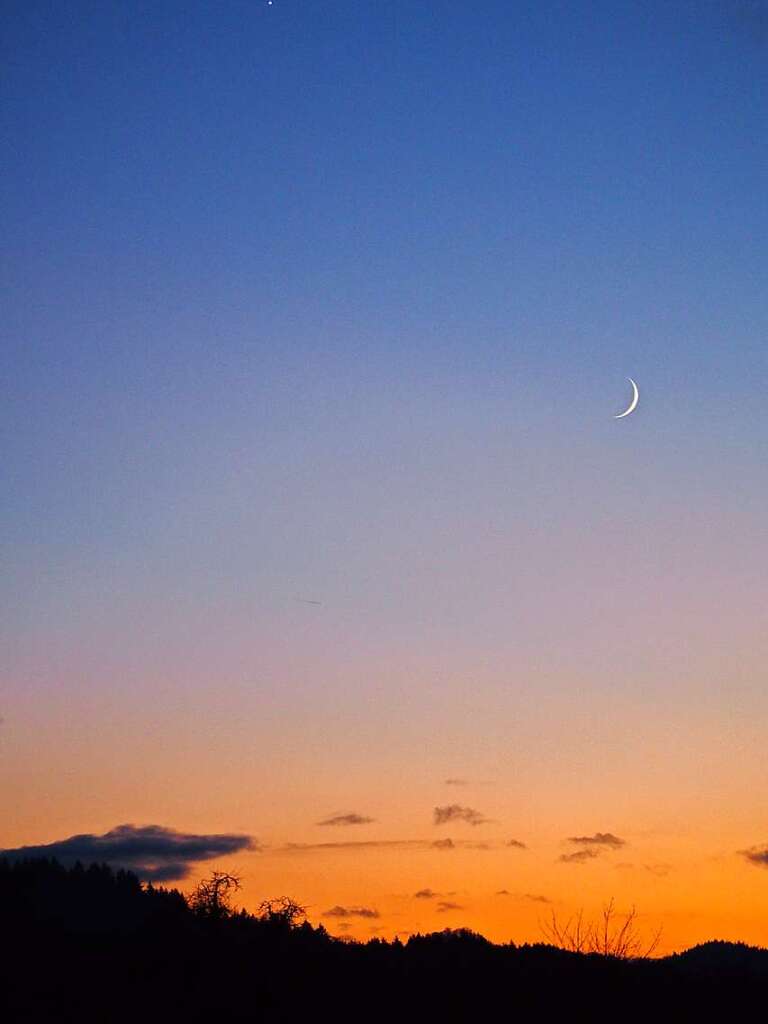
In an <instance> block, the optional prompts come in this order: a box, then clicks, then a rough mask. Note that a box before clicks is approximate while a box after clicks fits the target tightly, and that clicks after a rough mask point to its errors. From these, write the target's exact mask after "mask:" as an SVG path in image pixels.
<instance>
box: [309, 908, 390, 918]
mask: <svg viewBox="0 0 768 1024" xmlns="http://www.w3.org/2000/svg"><path fill="white" fill-rule="evenodd" d="M380 916H381V915H380V914H379V912H378V910H374V909H373V908H372V907H340V906H338V905H337V906H335V907H331V909H330V910H326V911H325V912H324V913H323V917H340V918H346V917H364V918H368V919H372V918H377V917H380Z"/></svg>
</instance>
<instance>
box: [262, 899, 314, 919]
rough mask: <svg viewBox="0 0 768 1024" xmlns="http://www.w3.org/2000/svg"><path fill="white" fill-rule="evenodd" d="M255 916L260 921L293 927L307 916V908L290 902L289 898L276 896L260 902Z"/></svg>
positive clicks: (293, 901)
mask: <svg viewBox="0 0 768 1024" xmlns="http://www.w3.org/2000/svg"><path fill="white" fill-rule="evenodd" d="M256 916H257V917H259V918H261V920H262V921H270V922H272V923H275V924H278V923H279V924H285V925H289V926H290V927H294V926H295V925H297V924H298V923H299V922H300V921H302V920H303V919H304V918H305V917H306V916H307V908H306V907H303V906H302V905H301V904H300V903H297V902H296V901H295V900H292V899H291V898H290V896H277V897H275V898H274V899H270V900H262V901H261V903H260V904H259V907H258V910H257V911H256Z"/></svg>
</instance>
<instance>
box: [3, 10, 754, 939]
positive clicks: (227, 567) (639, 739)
mask: <svg viewBox="0 0 768 1024" xmlns="http://www.w3.org/2000/svg"><path fill="white" fill-rule="evenodd" d="M0 68H1V69H2V70H0V133H1V134H2V137H3V139H4V140H5V143H6V145H5V147H4V158H3V163H4V174H3V177H4V182H5V187H4V189H3V192H2V195H1V196H0V207H1V208H0V216H1V217H2V223H3V239H4V244H3V247H2V248H3V256H2V262H1V263H0V296H1V298H0V301H2V308H3V316H2V322H1V323H0V436H1V437H2V464H3V484H2V488H0V502H1V509H2V511H1V513H0V515H1V524H2V530H1V531H0V544H1V545H2V547H1V550H0V558H1V560H2V561H1V564H2V573H1V574H0V610H1V612H2V614H0V643H1V647H0V650H1V651H2V657H1V658H0V715H2V719H3V721H2V724H1V725H0V777H1V778H2V785H1V786H0V848H4V849H7V850H11V849H16V848H19V847H22V846H35V847H39V846H44V845H48V844H52V843H60V842H61V841H63V840H67V839H70V838H71V837H73V836H74V837H83V836H85V837H86V838H87V837H106V838H103V839H100V840H98V842H99V843H101V846H100V849H101V850H102V851H103V849H104V848H105V847H107V848H109V849H111V850H112V851H113V854H114V856H115V857H117V858H118V859H119V858H120V857H122V858H123V860H124V861H125V857H126V856H128V854H126V848H125V842H126V836H127V837H128V839H130V840H131V842H134V843H135V844H138V847H139V848H140V851H141V850H143V851H144V852H145V853H146V856H147V857H148V858H149V859H148V860H145V861H143V860H142V859H141V856H140V855H139V854H137V853H136V847H131V849H132V850H133V852H132V853H131V854H130V856H131V857H134V860H132V861H130V863H132V864H137V865H140V866H141V865H143V867H144V869H145V875H146V876H147V877H149V875H151V874H152V872H154V873H155V877H157V878H160V877H163V878H164V877H167V876H169V874H172V873H173V870H174V867H171V868H168V863H171V862H172V864H173V865H177V866H178V878H177V880H176V882H175V883H173V884H178V885H180V886H181V887H182V888H185V889H188V888H189V887H190V886H191V885H192V884H194V881H195V879H196V878H198V877H200V876H202V875H204V874H205V873H206V872H207V871H208V870H210V868H211V867H212V866H214V867H217V866H218V867H222V868H228V869H233V870H234V869H236V870H237V871H239V872H240V873H241V874H242V876H243V890H242V893H241V894H240V895H241V896H242V902H243V904H244V905H246V906H249V907H255V906H258V904H259V903H260V901H261V900H262V899H264V898H266V897H270V896H276V895H283V894H285V893H289V894H290V895H291V896H293V898H295V899H297V900H298V901H300V902H301V903H304V904H306V905H307V906H308V907H309V908H310V909H309V914H310V918H311V920H313V921H315V922H322V923H324V924H325V925H326V926H327V927H328V928H329V930H330V931H332V932H333V933H334V934H342V933H346V934H349V935H352V936H354V937H357V938H360V939H365V938H367V937H370V936H371V935H373V934H377V935H382V936H386V937H391V936H393V935H394V934H396V933H402V934H407V933H409V932H412V931H415V930H421V931H426V930H433V929H438V928H443V927H460V926H466V927H471V928H473V929H476V930H478V931H481V932H482V933H483V934H485V935H487V936H488V937H489V938H492V939H494V940H498V941H507V940H509V939H513V940H515V941H528V940H530V941H535V940H538V939H540V938H541V937H542V918H543V917H546V915H548V914H549V913H550V912H551V911H552V910H554V911H555V912H556V913H558V914H559V915H562V916H565V917H567V916H568V915H569V914H570V913H573V912H574V911H575V910H577V909H578V908H579V907H584V908H585V909H586V911H587V912H588V913H593V912H595V911H596V909H597V908H599V907H600V906H601V905H602V904H604V903H605V902H606V901H607V900H609V899H610V898H615V900H616V902H617V906H618V907H619V908H620V909H628V908H629V907H630V906H631V905H633V904H634V905H636V906H637V908H638V912H639V914H640V918H639V920H640V921H641V922H642V923H643V926H644V927H645V926H646V925H647V926H648V928H651V927H655V926H656V925H659V924H660V925H662V926H663V928H664V936H663V941H662V947H661V948H662V949H664V950H670V949H680V948H683V947H685V946H687V945H691V944H692V943H694V942H698V941H703V940H706V939H709V938H712V937H719V938H723V939H743V940H745V941H749V942H759V943H763V944H768V855H765V850H766V849H768V845H767V844H768V797H766V795H765V794H766V785H765V783H766V770H765V727H766V722H767V721H768V694H767V692H766V685H765V683H766V670H765V667H766V663H767V662H768V628H767V627H768V611H767V607H766V601H765V580H766V578H768V527H767V526H766V522H768V516H766V504H767V503H768V474H767V473H766V463H765V452H766V447H765V445H766V429H765V422H766V421H765V415H766V398H765V396H766V384H767V383H768V345H766V319H767V317H766V314H767V313H768V308H767V305H766V295H767V294H768V287H767V286H768V281H766V272H767V271H768V257H767V255H766V247H765V239H766V233H767V232H768V201H767V200H766V195H767V194H768V193H766V189H765V170H766V163H767V161H768V135H767V133H766V125H768V4H766V3H762V2H759V0H732V2H729V0H722V2H719V0H696V2H694V0H672V2H658V3H657V2H648V3H640V2H627V0H618V2H616V0H611V2H607V0H606V2H603V0H594V2H590V3H588V4H587V3H583V4H581V3H572V2H554V0H536V2H520V3H515V4H510V3H508V2H502V0H487V2H486V3H483V4H479V5H478V4H471V3H468V2H466V0H464V2H461V3H459V2H455V0H424V2H419V3H410V4H405V3H398V2H389V3H381V2H376V0H328V2H320V0H313V2H308V0H274V2H273V3H272V4H268V3H267V2H266V0H265V2H263V3H262V2H260V0H249V2H244V0H243V2H240V0H221V2H219V3H216V4H210V3H204V2H200V0H185V2H184V3H181V2H176V0H163V2H161V3H157V2H152V3H150V2H145V0H131V2H128V0H125V2H118V0H100V2H98V3H97V2H95V0H94V2H85V0H57V2H55V3H54V2H42V0H40V2H38V0H25V2H23V3H21V2H13V0H12V2H9V3H7V4H5V5H4V11H3V31H2V36H1V37H0ZM629 377H631V378H633V379H634V380H636V381H637V383H638V386H639V389H640V401H639V404H638V407H637V410H636V411H635V412H633V413H632V414H631V415H630V416H628V417H626V418H623V419H618V420H617V419H615V418H614V417H615V416H616V415H617V414H618V413H619V412H621V411H622V410H623V409H624V408H626V406H627V404H628V402H629V399H630V397H631V387H630V384H629V382H628V379H627V378H629ZM335 819H338V820H335ZM359 819H362V820H359ZM329 822H330V823H329ZM127 825H131V826H133V830H128V832H126V831H125V829H123V831H118V832H115V830H116V829H118V828H119V827H120V826H127ZM150 826H154V831H152V830H151V829H149V827H150ZM148 829H149V831H147V830H148ZM110 837H111V838H110ZM185 837H186V838H185ZM449 839H450V840H451V843H450V844H449V843H448V842H446V840H449ZM511 841H514V843H515V844H518V845H509V844H510V842H511ZM88 842H91V840H87V843H86V846H87V844H88ZM94 842H95V840H94ZM435 843H437V844H438V845H435ZM110 844H112V845H110ZM142 844H149V845H150V846H152V850H151V851H150V850H149V849H145V846H144V845H142ZM158 844H159V845H160V847H161V848H162V849H159V848H158ZM163 844H165V845H163ZM97 845H98V844H97ZM90 848H91V847H88V849H90ZM118 848H119V849H118ZM67 849H69V847H68V848H67ZM158 850H159V852H158ZM180 850H181V853H179V851H180ZM172 854H173V856H176V855H177V854H178V855H179V856H180V857H181V860H180V861H179V860H178V859H176V860H174V859H173V856H171V855H172ZM574 854H578V856H576V857H574V856H573V855H574ZM137 857H138V859H136V858H137ZM163 857H165V858H166V859H165V860H163ZM153 858H154V859H153ZM158 858H159V859H158ZM169 858H170V860H169ZM417 893H420V894H421V895H418V896H417V895H416V894H417ZM425 893H429V895H425ZM362 911H365V912H366V913H362Z"/></svg>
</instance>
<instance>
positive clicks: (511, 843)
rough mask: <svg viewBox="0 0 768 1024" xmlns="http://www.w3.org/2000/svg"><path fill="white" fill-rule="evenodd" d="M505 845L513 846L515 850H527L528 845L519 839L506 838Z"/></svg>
mask: <svg viewBox="0 0 768 1024" xmlns="http://www.w3.org/2000/svg"><path fill="white" fill-rule="evenodd" d="M507 846H511V847H513V848H514V849H515V850H527V849H528V847H527V846H526V845H525V843H521V842H520V840H519V839H508V840H507Z"/></svg>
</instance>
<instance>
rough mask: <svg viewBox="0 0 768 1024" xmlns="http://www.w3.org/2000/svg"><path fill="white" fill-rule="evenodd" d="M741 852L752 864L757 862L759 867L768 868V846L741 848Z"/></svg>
mask: <svg viewBox="0 0 768 1024" xmlns="http://www.w3.org/2000/svg"><path fill="white" fill-rule="evenodd" d="M739 853H740V854H741V856H742V857H745V858H746V859H747V860H748V861H749V863H750V864H755V865H756V866H757V867H759V868H768V846H752V847H750V848H749V849H748V850H739Z"/></svg>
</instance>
